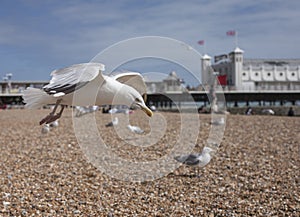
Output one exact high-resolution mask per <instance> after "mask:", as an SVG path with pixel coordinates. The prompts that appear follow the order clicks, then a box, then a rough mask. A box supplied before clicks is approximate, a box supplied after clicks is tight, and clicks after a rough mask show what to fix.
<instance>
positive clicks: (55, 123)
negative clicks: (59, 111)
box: [49, 120, 59, 128]
mask: <svg viewBox="0 0 300 217" xmlns="http://www.w3.org/2000/svg"><path fill="white" fill-rule="evenodd" d="M49 125H50V127H51V128H55V127H58V125H59V124H58V120H55V121H53V122H51V123H50V124H49Z"/></svg>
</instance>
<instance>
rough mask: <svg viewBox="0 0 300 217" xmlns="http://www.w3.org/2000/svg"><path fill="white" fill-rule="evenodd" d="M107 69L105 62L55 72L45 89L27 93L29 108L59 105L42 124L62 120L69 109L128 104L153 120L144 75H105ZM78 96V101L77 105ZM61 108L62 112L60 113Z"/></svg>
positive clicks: (30, 90) (133, 73) (74, 66)
mask: <svg viewBox="0 0 300 217" xmlns="http://www.w3.org/2000/svg"><path fill="white" fill-rule="evenodd" d="M104 68H105V66H104V65H103V64H101V63H82V64H76V65H72V66H69V67H66V68H63V69H59V70H55V71H53V72H52V73H51V76H52V79H51V80H50V82H49V84H47V85H45V86H44V87H43V88H42V89H38V88H32V87H28V88H27V89H26V90H25V91H24V93H23V99H24V102H25V103H26V105H25V107H27V108H40V107H42V106H44V105H48V104H52V105H55V106H54V108H53V110H52V111H51V113H50V114H49V115H47V116H46V117H45V118H43V119H42V120H41V121H40V125H42V124H49V123H51V122H53V121H55V120H57V119H59V118H60V117H61V115H62V113H63V111H64V108H65V107H66V106H93V105H97V106H102V105H126V106H128V107H135V108H140V109H142V110H143V111H144V112H145V113H146V114H147V115H148V116H150V117H151V116H152V115H153V113H152V111H151V110H150V109H149V108H148V107H147V106H146V104H145V102H144V99H143V97H142V95H143V94H145V93H146V85H145V82H144V79H143V77H142V76H141V74H140V73H137V72H126V73H121V74H117V75H112V76H108V75H104V74H102V72H103V71H104ZM95 93H96V95H94V94H95ZM75 94H76V97H75V98H76V99H77V100H76V102H73V97H74V95H75ZM95 96H96V98H95ZM59 106H61V109H60V111H59V112H58V113H56V110H57V108H58V107H59Z"/></svg>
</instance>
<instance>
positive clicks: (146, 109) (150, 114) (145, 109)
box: [137, 103, 153, 117]
mask: <svg viewBox="0 0 300 217" xmlns="http://www.w3.org/2000/svg"><path fill="white" fill-rule="evenodd" d="M137 104H138V105H139V107H140V108H141V110H142V111H143V112H145V113H146V114H147V115H148V116H149V117H152V115H153V112H152V111H151V109H149V108H148V107H147V106H146V105H142V104H141V103H137Z"/></svg>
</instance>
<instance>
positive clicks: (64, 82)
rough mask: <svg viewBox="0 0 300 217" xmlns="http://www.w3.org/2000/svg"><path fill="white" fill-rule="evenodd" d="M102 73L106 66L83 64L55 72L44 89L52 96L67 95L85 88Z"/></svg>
mask: <svg viewBox="0 0 300 217" xmlns="http://www.w3.org/2000/svg"><path fill="white" fill-rule="evenodd" d="M101 71H104V65H103V64H101V63H82V64H76V65H72V66H70V67H67V68H63V69H59V70H54V71H53V72H52V73H51V76H52V79H51V80H50V83H49V84H47V85H46V86H44V87H43V89H44V91H45V92H46V93H48V94H50V95H54V94H58V93H61V94H59V95H65V94H68V93H71V92H73V91H75V90H77V89H79V88H81V87H83V86H85V85H86V84H87V83H89V82H90V81H91V80H93V79H95V78H96V77H97V76H98V75H99V74H101V76H102V73H101Z"/></svg>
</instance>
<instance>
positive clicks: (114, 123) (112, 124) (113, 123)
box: [105, 117, 119, 127]
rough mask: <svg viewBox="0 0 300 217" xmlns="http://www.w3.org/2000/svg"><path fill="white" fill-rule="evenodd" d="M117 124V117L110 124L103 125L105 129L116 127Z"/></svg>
mask: <svg viewBox="0 0 300 217" xmlns="http://www.w3.org/2000/svg"><path fill="white" fill-rule="evenodd" d="M118 123H119V119H118V117H115V118H114V119H113V120H112V121H111V122H109V123H107V124H105V126H106V127H113V126H117V125H118Z"/></svg>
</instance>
